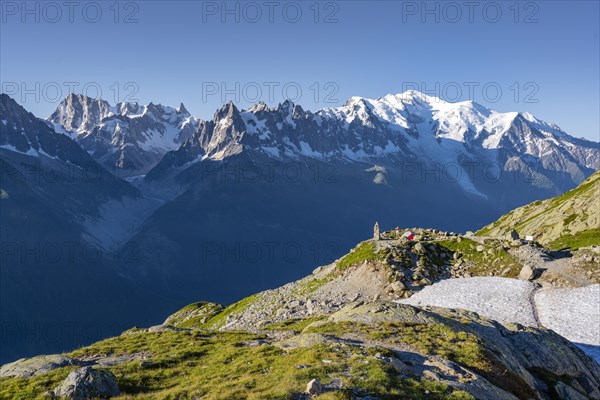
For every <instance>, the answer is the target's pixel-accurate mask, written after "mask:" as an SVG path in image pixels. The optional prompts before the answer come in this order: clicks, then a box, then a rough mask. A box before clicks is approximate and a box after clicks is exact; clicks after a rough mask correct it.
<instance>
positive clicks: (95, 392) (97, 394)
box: [54, 367, 121, 400]
mask: <svg viewBox="0 0 600 400" xmlns="http://www.w3.org/2000/svg"><path fill="white" fill-rule="evenodd" d="M120 394H121V391H120V390H119V386H118V385H117V378H116V377H115V376H114V374H113V373H112V372H110V371H107V370H103V369H94V368H91V367H83V368H79V369H76V370H74V371H72V372H71V373H70V374H69V375H68V376H67V378H66V379H65V380H64V381H63V382H61V383H60V385H58V386H57V387H56V389H54V395H55V396H58V397H66V398H68V399H72V400H88V399H94V398H101V399H108V398H111V397H114V396H118V395H120Z"/></svg>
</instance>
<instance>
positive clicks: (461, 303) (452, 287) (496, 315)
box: [398, 277, 537, 326]
mask: <svg viewBox="0 0 600 400" xmlns="http://www.w3.org/2000/svg"><path fill="white" fill-rule="evenodd" d="M534 288H535V286H534V285H533V284H532V283H531V282H528V281H521V280H517V279H508V278H498V277H475V278H463V279H446V280H443V281H441V282H438V283H436V284H434V285H431V286H427V287H425V288H424V289H423V290H421V291H420V292H418V293H415V294H414V295H413V296H412V297H410V298H408V299H406V300H399V301H398V303H402V304H410V305H413V306H425V305H428V306H434V307H444V308H460V309H463V310H468V311H473V312H476V313H478V314H479V315H481V316H483V317H487V318H490V319H494V320H496V321H498V322H518V323H520V324H522V325H526V326H537V322H536V319H535V312H534V309H533V305H532V304H531V301H530V297H531V295H532V293H533V291H534Z"/></svg>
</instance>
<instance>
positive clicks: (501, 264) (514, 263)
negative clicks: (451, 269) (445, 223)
mask: <svg viewBox="0 0 600 400" xmlns="http://www.w3.org/2000/svg"><path fill="white" fill-rule="evenodd" d="M437 244H438V245H439V246H442V247H445V248H446V249H448V250H450V251H451V252H459V253H461V254H462V257H463V259H464V260H466V261H470V262H471V267H470V269H469V272H470V273H471V275H476V276H483V275H488V274H489V273H490V272H491V271H492V270H493V269H496V270H498V271H502V270H504V269H506V268H510V272H509V273H508V274H507V275H506V276H507V277H516V276H518V274H519V271H520V270H521V268H522V267H523V266H522V265H521V263H520V262H519V261H518V260H517V259H516V258H514V257H513V256H511V255H510V254H508V252H506V251H505V250H504V249H503V248H502V247H500V246H493V245H491V246H490V245H487V244H486V245H484V247H485V250H484V251H483V252H481V253H480V252H478V251H477V250H476V248H477V246H479V243H477V242H475V241H473V240H470V239H465V238H463V239H462V240H461V241H460V242H459V241H458V240H456V239H447V240H442V241H439V242H437ZM490 248H491V249H493V251H494V253H493V254H492V255H489V254H487V251H488V250H489V249H490ZM496 259H497V260H499V261H498V262H497V264H495V265H493V264H492V262H493V260H496Z"/></svg>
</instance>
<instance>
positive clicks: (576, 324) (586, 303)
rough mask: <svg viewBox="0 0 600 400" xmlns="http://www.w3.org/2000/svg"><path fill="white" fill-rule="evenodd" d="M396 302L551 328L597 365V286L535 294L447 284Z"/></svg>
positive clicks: (506, 283)
mask: <svg viewBox="0 0 600 400" xmlns="http://www.w3.org/2000/svg"><path fill="white" fill-rule="evenodd" d="M397 302H398V303H402V304H410V305H413V306H435V307H443V308H460V309H463V310H468V311H473V312H476V313H478V314H479V315H481V316H484V317H487V318H490V319H493V320H496V321H498V322H518V323H520V324H522V325H525V326H540V325H541V326H542V327H545V328H547V329H551V330H553V331H554V332H556V333H558V334H559V335H561V336H563V337H565V338H566V339H568V340H570V341H571V342H573V343H574V344H576V345H577V346H578V347H580V348H581V349H582V350H583V351H584V352H585V353H586V354H588V355H590V356H591V357H593V358H594V359H595V360H596V361H598V362H599V363H600V285H590V286H586V287H581V288H574V289H569V288H565V289H558V288H556V289H554V288H549V289H541V290H537V291H536V290H535V286H534V285H533V284H532V283H531V282H528V281H522V280H518V279H509V278H498V277H476V278H464V279H447V280H443V281H441V282H437V283H435V284H434V285H431V286H427V287H425V288H424V289H423V290H421V291H420V292H418V293H415V294H414V295H413V296H412V297H410V298H408V299H406V300H398V301H397Z"/></svg>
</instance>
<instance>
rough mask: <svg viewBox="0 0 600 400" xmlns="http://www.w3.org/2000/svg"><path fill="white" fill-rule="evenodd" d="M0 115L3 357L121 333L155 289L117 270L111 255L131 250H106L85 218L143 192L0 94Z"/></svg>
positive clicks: (125, 257) (128, 255)
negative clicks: (146, 291) (145, 287)
mask: <svg viewBox="0 0 600 400" xmlns="http://www.w3.org/2000/svg"><path fill="white" fill-rule="evenodd" d="M0 121H1V122H0V123H1V124H2V125H1V126H0V132H1V135H0V174H1V181H0V233H1V235H0V240H1V242H2V243H1V247H2V259H1V260H0V276H1V279H0V321H1V324H2V329H3V333H2V338H1V339H0V340H1V343H0V347H1V348H2V351H1V352H0V358H1V359H2V360H3V361H4V360H10V359H15V358H18V357H22V356H24V355H31V354H36V353H39V352H41V351H48V350H51V351H60V350H61V349H64V348H67V347H71V346H73V345H74V344H76V343H80V344H83V343H89V342H90V341H93V340H96V339H99V338H102V337H105V336H106V335H109V334H114V333H116V332H118V331H119V329H120V327H122V326H124V325H122V324H123V323H124V322H128V320H129V317H130V316H131V315H132V314H133V313H134V311H133V310H134V309H138V308H139V309H141V308H142V303H140V301H141V300H140V299H145V298H147V297H151V299H150V300H147V299H145V300H143V303H144V304H147V303H148V301H150V302H152V301H154V299H157V298H159V297H160V294H156V296H148V295H147V294H143V295H140V293H144V291H143V288H138V287H136V286H135V285H134V284H132V282H128V281H127V280H126V279H123V278H122V277H119V275H118V271H117V270H116V269H115V267H114V265H115V258H116V259H120V260H121V261H122V262H128V261H129V262H130V261H131V260H132V256H133V255H132V252H131V250H130V249H129V250H128V249H123V250H121V252H114V251H113V252H107V251H106V249H103V248H102V247H101V246H100V247H99V245H98V242H99V240H100V238H98V237H97V236H95V235H94V234H95V233H96V232H95V231H93V230H92V231H90V226H93V227H95V228H98V227H99V225H100V224H98V223H97V222H96V221H98V219H99V218H101V216H102V212H103V207H104V206H105V205H106V204H107V203H109V204H115V203H116V204H119V203H121V202H122V201H129V202H135V203H138V202H139V201H140V199H141V194H140V192H139V191H138V190H137V189H136V188H134V187H133V186H132V185H131V184H129V183H127V182H125V181H123V180H121V179H118V178H116V177H115V176H113V175H111V174H110V173H109V172H108V171H106V170H105V169H104V168H103V167H102V166H100V165H99V164H98V163H97V162H96V161H94V159H93V158H92V157H91V156H90V155H89V154H88V153H87V152H85V151H84V150H82V149H81V148H80V147H79V145H78V144H77V143H75V142H74V141H73V140H71V139H70V138H69V137H67V136H65V135H63V134H59V133H56V132H55V131H54V130H53V129H51V128H50V127H49V126H48V125H47V123H46V122H45V121H43V120H39V119H37V118H35V117H34V116H33V115H32V114H31V113H29V112H27V111H26V110H24V109H23V108H22V107H21V106H19V105H18V104H17V103H16V102H15V101H14V100H12V99H11V98H10V97H9V96H6V95H2V96H1V102H0ZM162 301H166V302H167V303H168V301H167V300H165V299H162V300H157V302H162ZM155 306H156V307H162V306H161V305H160V304H155ZM116 309H119V310H121V311H120V312H118V313H116V312H115V311H114V310H116ZM127 310H129V311H127ZM139 315H140V322H143V321H151V319H148V315H147V314H145V312H142V314H139Z"/></svg>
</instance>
